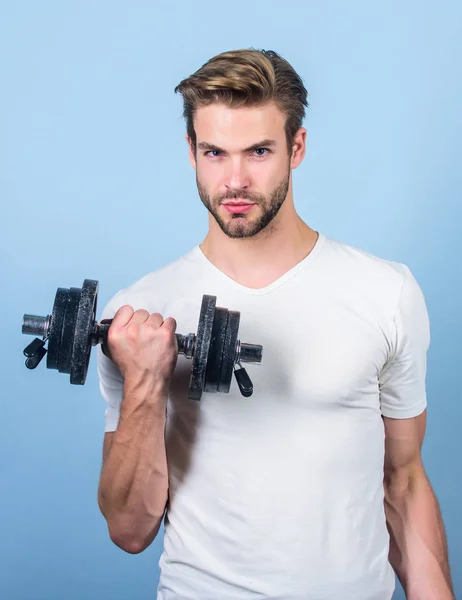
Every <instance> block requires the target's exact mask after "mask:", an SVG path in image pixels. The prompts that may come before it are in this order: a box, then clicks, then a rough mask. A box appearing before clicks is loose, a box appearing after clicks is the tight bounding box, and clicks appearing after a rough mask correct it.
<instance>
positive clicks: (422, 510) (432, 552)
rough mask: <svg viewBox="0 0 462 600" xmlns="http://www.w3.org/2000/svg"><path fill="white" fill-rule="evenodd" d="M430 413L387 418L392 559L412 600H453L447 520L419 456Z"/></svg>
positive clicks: (387, 501)
mask: <svg viewBox="0 0 462 600" xmlns="http://www.w3.org/2000/svg"><path fill="white" fill-rule="evenodd" d="M426 417H427V413H426V410H425V411H424V412H423V413H422V414H421V415H419V416H418V417H415V418H410V419H391V418H387V417H383V420H384V424H385V470H384V491H385V512H386V518H387V526H388V530H389V533H390V554H389V559H390V563H391V565H392V567H393V569H394V570H395V572H396V575H397V577H398V579H399V581H400V583H401V585H402V586H403V589H404V591H405V593H406V598H407V599H408V600H454V592H453V588H452V583H451V576H450V571H449V560H448V549H447V542H446V535H445V531H444V525H443V520H442V517H441V512H440V508H439V505H438V501H437V498H436V496H435V493H434V491H433V489H432V486H431V484H430V482H429V480H428V477H427V475H426V473H425V469H424V466H423V463H422V458H421V447H422V443H423V439H424V435H425V427H426Z"/></svg>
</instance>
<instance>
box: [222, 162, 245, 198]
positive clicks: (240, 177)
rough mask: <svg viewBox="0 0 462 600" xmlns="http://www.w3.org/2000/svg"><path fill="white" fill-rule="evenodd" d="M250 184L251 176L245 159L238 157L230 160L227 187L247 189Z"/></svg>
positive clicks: (228, 188)
mask: <svg viewBox="0 0 462 600" xmlns="http://www.w3.org/2000/svg"><path fill="white" fill-rule="evenodd" d="M249 185H250V178H249V173H248V171H247V168H246V166H245V164H244V161H243V160H242V159H241V158H236V159H233V160H230V161H229V170H228V173H227V177H226V180H225V186H226V189H227V190H228V191H229V190H246V189H247V188H248V187H249Z"/></svg>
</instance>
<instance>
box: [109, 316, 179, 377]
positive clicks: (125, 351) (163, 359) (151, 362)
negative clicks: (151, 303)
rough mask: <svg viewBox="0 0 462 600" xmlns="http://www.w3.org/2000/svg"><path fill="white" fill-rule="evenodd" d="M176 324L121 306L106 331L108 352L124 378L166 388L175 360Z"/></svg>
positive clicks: (176, 348) (176, 347)
mask: <svg viewBox="0 0 462 600" xmlns="http://www.w3.org/2000/svg"><path fill="white" fill-rule="evenodd" d="M175 330H176V321H175V319H173V318H171V317H169V318H167V319H165V321H164V319H163V317H162V315H160V314H159V313H152V314H149V312H148V311H146V310H137V311H134V310H133V308H132V307H131V306H128V305H124V306H122V307H121V308H119V310H118V311H117V312H116V314H115V316H114V318H113V321H112V323H111V326H110V328H109V331H108V349H109V352H110V355H111V358H112V360H113V361H114V362H115V363H116V364H117V366H118V367H119V369H120V372H121V374H122V376H123V377H124V379H125V380H126V381H127V380H128V381H131V382H132V383H133V384H134V385H139V384H141V383H156V384H159V385H160V386H161V387H164V386H168V384H169V382H170V379H171V377H172V374H173V371H174V369H175V365H176V362H177V360H178V345H177V341H176V335H175Z"/></svg>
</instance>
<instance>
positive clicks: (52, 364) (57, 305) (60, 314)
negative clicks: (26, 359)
mask: <svg viewBox="0 0 462 600" xmlns="http://www.w3.org/2000/svg"><path fill="white" fill-rule="evenodd" d="M68 296H69V290H67V289H65V288H58V289H57V291H56V295H55V301H54V304H53V311H52V313H51V319H50V332H49V337H48V350H47V368H48V369H58V361H59V348H60V344H61V336H62V332H63V322H64V316H65V314H66V308H67V302H68Z"/></svg>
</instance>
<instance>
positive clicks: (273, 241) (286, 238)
mask: <svg viewBox="0 0 462 600" xmlns="http://www.w3.org/2000/svg"><path fill="white" fill-rule="evenodd" d="M213 225H215V227H213V226H211V227H210V229H209V232H208V234H207V236H206V237H205V239H204V241H203V242H202V244H200V248H201V250H202V252H203V254H204V255H205V257H206V258H207V259H208V260H209V261H210V262H211V263H212V264H213V265H214V266H215V267H217V268H218V269H219V270H220V271H222V272H223V273H224V274H225V275H227V276H228V277H230V278H231V279H233V280H234V281H236V282H237V283H239V284H241V285H244V286H246V287H249V288H253V289H259V288H264V287H267V286H268V285H270V284H271V283H273V282H274V281H276V280H277V279H279V278H280V277H282V275H284V274H285V273H286V272H287V271H289V270H290V269H291V268H293V267H294V266H295V265H296V264H298V263H299V262H300V261H301V260H303V259H304V258H305V257H306V256H307V255H308V254H309V253H310V252H311V250H312V249H313V248H314V246H315V244H316V242H317V239H318V233H317V232H316V231H314V230H313V229H311V228H310V227H309V226H308V225H307V224H306V223H304V222H303V221H302V219H301V218H300V217H298V215H296V216H295V218H294V219H293V220H292V222H291V223H290V222H287V221H286V223H285V225H284V226H281V225H280V224H275V225H274V227H273V226H272V225H270V226H269V227H270V228H271V230H268V231H265V232H261V234H258V235H257V236H254V237H252V238H239V239H232V238H229V237H227V236H226V235H225V234H224V233H223V232H222V231H221V229H219V227H218V226H216V223H213Z"/></svg>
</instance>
